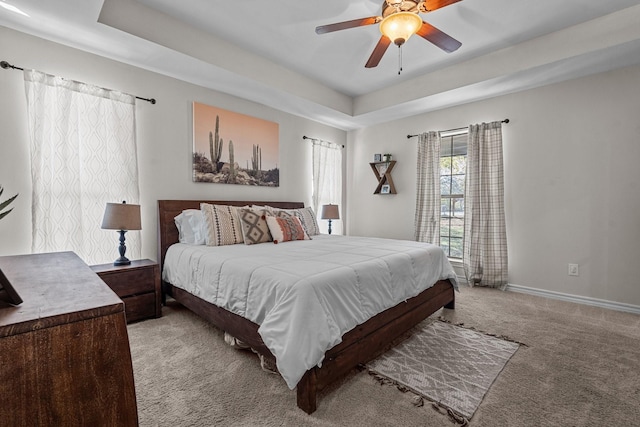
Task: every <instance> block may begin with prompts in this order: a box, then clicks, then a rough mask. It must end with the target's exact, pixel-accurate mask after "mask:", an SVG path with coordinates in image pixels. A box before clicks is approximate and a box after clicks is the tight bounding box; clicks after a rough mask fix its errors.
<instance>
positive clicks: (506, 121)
mask: <svg viewBox="0 0 640 427" xmlns="http://www.w3.org/2000/svg"><path fill="white" fill-rule="evenodd" d="M502 123H509V119H504V120H503V121H502ZM463 129H467V128H455V129H447V130H441V131H440V132H452V131H454V130H463ZM414 136H420V135H407V139H411V138H413V137H414Z"/></svg>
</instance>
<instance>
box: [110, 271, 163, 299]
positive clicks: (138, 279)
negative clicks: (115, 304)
mask: <svg viewBox="0 0 640 427" xmlns="http://www.w3.org/2000/svg"><path fill="white" fill-rule="evenodd" d="M100 278H101V279H102V280H104V282H105V283H106V284H107V285H109V287H110V288H111V289H112V290H113V292H115V293H116V294H118V296H119V297H120V298H124V297H127V296H131V295H138V294H144V293H147V292H155V286H156V282H155V276H154V269H153V268H137V269H135V270H128V271H126V272H121V271H115V272H109V273H101V274H100Z"/></svg>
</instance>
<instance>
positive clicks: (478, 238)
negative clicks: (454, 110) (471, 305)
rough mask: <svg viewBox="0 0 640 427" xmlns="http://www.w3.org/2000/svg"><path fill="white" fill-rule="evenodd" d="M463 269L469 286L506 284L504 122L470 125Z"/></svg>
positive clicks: (502, 285)
mask: <svg viewBox="0 0 640 427" xmlns="http://www.w3.org/2000/svg"><path fill="white" fill-rule="evenodd" d="M464 214H465V221H464V260H463V262H464V270H465V274H466V276H467V280H468V282H469V284H470V285H472V286H473V285H481V286H491V287H504V286H506V285H507V280H508V278H507V231H506V224H505V215H504V172H503V161H502V123H501V122H493V123H482V124H479V125H471V126H469V141H468V145H467V177H466V194H465V209H464Z"/></svg>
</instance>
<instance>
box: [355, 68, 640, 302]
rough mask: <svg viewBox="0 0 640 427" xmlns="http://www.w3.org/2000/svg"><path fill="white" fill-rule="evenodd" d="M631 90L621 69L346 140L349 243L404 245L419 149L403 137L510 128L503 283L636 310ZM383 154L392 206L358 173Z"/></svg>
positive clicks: (634, 105) (637, 138)
mask: <svg viewBox="0 0 640 427" xmlns="http://www.w3.org/2000/svg"><path fill="white" fill-rule="evenodd" d="M638 82H640V66H634V67H628V68H623V69H619V70H616V71H611V72H607V73H602V74H598V75H593V76H590V77H585V78H581V79H576V80H572V81H568V82H564V83H559V84H554V85H550V86H546V87H542V88H538V89H533V90H529V91H526V92H521V93H516V94H511V95H507V96H502V97H499V98H494V99H490V100H486V101H481V102H476V103H472V104H467V105H463V106H458V107H453V108H449V109H446V110H441V111H437V112H433V113H429V114H423V115H419V116H414V117H409V118H406V119H402V120H397V121H394V122H391V123H384V124H381V125H378V126H372V127H369V128H367V129H363V130H358V131H352V132H350V133H349V135H348V142H349V143H348V148H349V158H350V160H351V162H352V163H351V165H352V167H351V168H350V169H349V177H348V181H349V185H348V194H349V212H348V215H349V218H350V219H351V221H350V222H349V223H348V224H347V225H348V227H349V231H350V233H351V234H353V235H376V236H383V237H393V238H403V239H412V238H413V224H414V210H415V191H416V186H415V175H416V142H417V141H416V138H413V139H411V140H407V138H406V135H407V134H417V133H421V132H424V131H428V130H445V129H450V128H458V127H461V126H466V125H468V124H471V123H480V122H483V121H485V122H489V121H494V120H502V119H505V118H509V119H510V120H511V122H510V123H509V124H506V125H503V136H504V155H505V180H506V183H505V199H506V217H507V218H506V219H507V236H508V241H509V282H510V283H512V284H516V285H520V286H526V287H532V288H538V289H543V290H549V291H555V292H561V293H567V294H571V295H579V296H584V297H588V298H597V299H604V300H608V301H615V302H620V303H626V304H632V305H640V279H639V276H638V274H637V272H636V268H637V264H636V263H637V262H638V260H639V251H638V244H639V243H638V242H640V167H639V165H638V162H639V161H640V84H638ZM385 152H390V153H392V154H393V155H394V159H395V160H397V161H398V163H397V164H396V167H395V169H394V173H393V178H394V182H395V184H396V189H397V190H398V194H397V195H385V196H382V195H373V194H372V193H373V190H374V188H375V185H376V180H375V177H374V175H373V173H372V172H371V170H370V167H369V165H368V162H370V161H372V159H373V154H374V153H385ZM568 263H577V264H579V265H580V276H579V277H569V276H568V275H567V264H568Z"/></svg>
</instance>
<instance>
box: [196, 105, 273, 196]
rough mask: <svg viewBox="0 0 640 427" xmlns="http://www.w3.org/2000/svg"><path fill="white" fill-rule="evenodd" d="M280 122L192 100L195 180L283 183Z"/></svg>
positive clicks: (217, 182)
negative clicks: (280, 163) (279, 164)
mask: <svg viewBox="0 0 640 427" xmlns="http://www.w3.org/2000/svg"><path fill="white" fill-rule="evenodd" d="M279 154H280V153H279V128H278V124H277V123H274V122H270V121H268V120H263V119H259V118H256V117H251V116H246V115H244V114H240V113H236V112H233V111H228V110H223V109H222V108H218V107H213V106H210V105H206V104H201V103H199V102H194V103H193V181H194V182H209V183H216V184H239V185H260V186H266V187H278V186H279V185H280V169H279V167H278V159H279Z"/></svg>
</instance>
